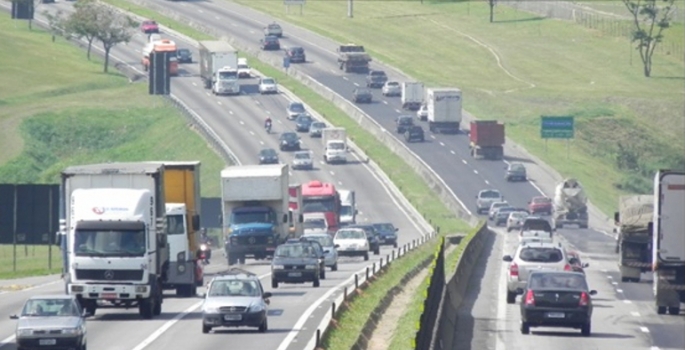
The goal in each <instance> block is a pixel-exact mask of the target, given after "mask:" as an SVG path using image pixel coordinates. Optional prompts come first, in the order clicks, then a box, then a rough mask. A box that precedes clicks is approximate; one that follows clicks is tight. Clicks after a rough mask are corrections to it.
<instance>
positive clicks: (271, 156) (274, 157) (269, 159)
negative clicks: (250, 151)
mask: <svg viewBox="0 0 685 350" xmlns="http://www.w3.org/2000/svg"><path fill="white" fill-rule="evenodd" d="M259 164H278V153H277V152H276V150H275V149H273V148H265V149H263V150H261V151H259Z"/></svg>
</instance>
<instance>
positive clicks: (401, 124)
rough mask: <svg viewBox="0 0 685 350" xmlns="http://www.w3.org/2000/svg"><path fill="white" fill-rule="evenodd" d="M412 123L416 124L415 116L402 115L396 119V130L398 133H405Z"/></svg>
mask: <svg viewBox="0 0 685 350" xmlns="http://www.w3.org/2000/svg"><path fill="white" fill-rule="evenodd" d="M412 125H414V118H412V117H411V116H410V115H401V116H399V117H397V119H395V130H396V131H397V133H398V134H404V132H405V131H407V129H409V128H410V127H411V126H412Z"/></svg>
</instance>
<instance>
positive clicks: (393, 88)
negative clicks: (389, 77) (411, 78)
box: [381, 81, 402, 96]
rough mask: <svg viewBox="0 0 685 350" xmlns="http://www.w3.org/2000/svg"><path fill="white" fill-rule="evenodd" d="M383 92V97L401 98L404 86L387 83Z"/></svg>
mask: <svg viewBox="0 0 685 350" xmlns="http://www.w3.org/2000/svg"><path fill="white" fill-rule="evenodd" d="M381 91H382V93H383V96H401V95H402V86H401V85H400V83H398V82H396V81H386V82H385V85H383V89H382V90H381Z"/></svg>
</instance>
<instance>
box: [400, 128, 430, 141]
mask: <svg viewBox="0 0 685 350" xmlns="http://www.w3.org/2000/svg"><path fill="white" fill-rule="evenodd" d="M424 137H425V136H424V135H423V128H422V127H421V125H412V126H411V127H409V128H407V130H405V131H404V140H405V141H407V142H413V141H419V142H423V141H424Z"/></svg>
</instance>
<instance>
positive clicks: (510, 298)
mask: <svg viewBox="0 0 685 350" xmlns="http://www.w3.org/2000/svg"><path fill="white" fill-rule="evenodd" d="M515 302H516V293H512V292H510V291H507V304H514V303H515Z"/></svg>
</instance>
